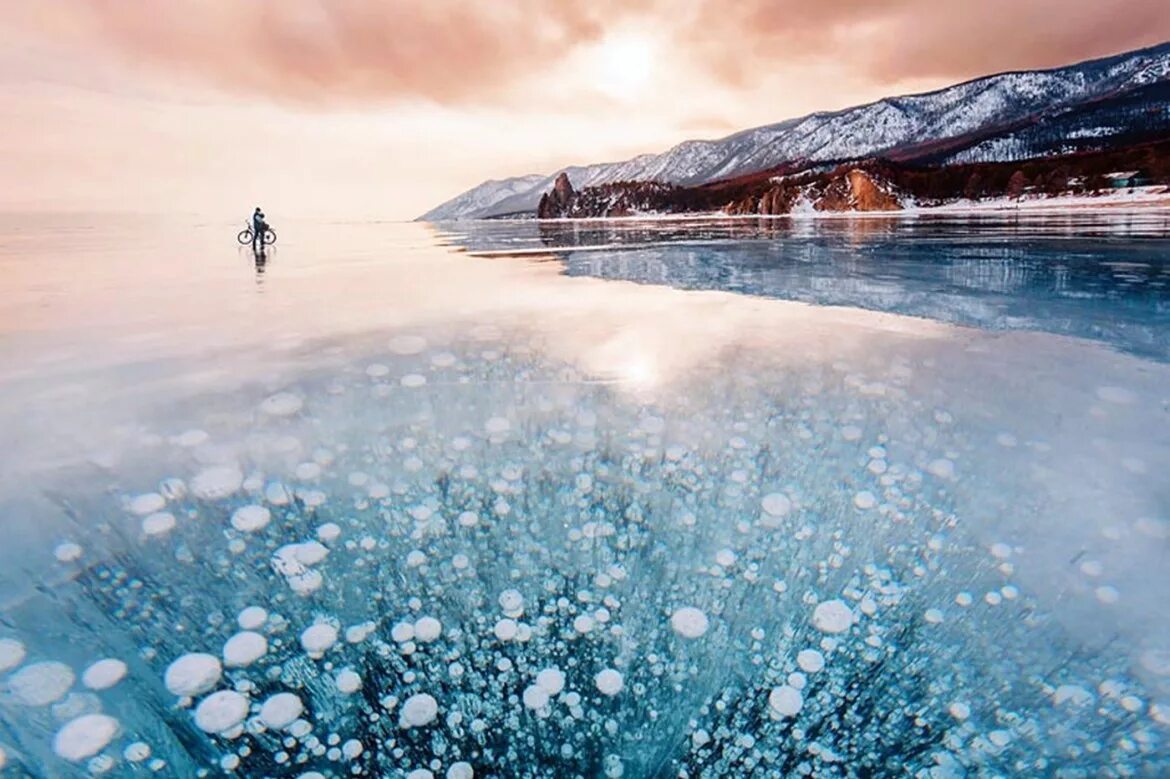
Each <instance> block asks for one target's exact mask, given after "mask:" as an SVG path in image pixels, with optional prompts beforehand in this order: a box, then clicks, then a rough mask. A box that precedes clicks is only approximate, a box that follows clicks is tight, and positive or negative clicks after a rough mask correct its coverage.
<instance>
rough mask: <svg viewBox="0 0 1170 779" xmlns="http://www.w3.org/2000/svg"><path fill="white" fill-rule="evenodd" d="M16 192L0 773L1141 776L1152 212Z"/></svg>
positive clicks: (5, 361) (1169, 519)
mask: <svg viewBox="0 0 1170 779" xmlns="http://www.w3.org/2000/svg"><path fill="white" fill-rule="evenodd" d="M276 227H277V229H278V231H279V234H280V242H279V244H278V245H277V247H276V248H275V249H274V250H273V251H272V252H271V253H270V254H269V255H268V256H267V257H266V258H265V259H264V262H263V263H262V264H261V263H258V262H257V261H256V260H255V258H254V257H253V256H252V254H251V252H250V251H249V250H247V249H242V248H238V247H236V246H235V244H234V236H235V233H236V231H237V229H238V227H237V226H235V225H233V224H228V223H209V222H207V221H200V220H197V219H179V218H174V219H170V218H168V219H156V220H146V219H138V218H131V217H100V218H99V217H94V218H92V219H91V218H86V217H76V216H71V217H69V218H68V219H66V218H59V219H53V218H47V217H36V218H34V217H26V218H18V217H15V216H2V217H0V278H2V279H3V282H2V284H3V294H2V295H0V429H2V430H3V431H4V446H3V447H0V531H2V532H3V538H4V543H3V544H2V545H0V588H2V589H0V750H2V752H0V766H2V767H0V776H5V777H7V776H35V777H41V776H46V777H56V776H61V777H74V776H90V775H104V776H111V777H122V776H146V775H155V776H168V777H170V776H176V777H188V776H222V775H238V776H249V777H251V776H256V777H270V776H271V777H276V776H292V777H303V778H304V779H319V778H320V777H330V778H332V779H340V777H351V776H369V777H410V778H411V779H426V778H427V777H447V778H448V779H466V778H467V777H472V776H475V777H487V776H525V777H545V776H549V777H552V776H556V777H575V776H580V777H593V776H609V777H619V776H624V777H682V776H685V777H699V776H809V777H829V776H842V777H844V776H911V777H963V776H971V777H981V776H988V777H993V776H994V777H999V776H1061V777H1097V776H1117V777H1122V776H1141V777H1144V776H1149V777H1155V776H1163V775H1166V774H1167V773H1168V772H1170V604H1168V603H1167V594H1168V593H1170V566H1167V562H1168V551H1170V481H1167V478H1166V476H1165V474H1166V473H1167V471H1168V469H1170V241H1167V239H1166V235H1167V229H1168V219H1167V217H1166V216H1164V215H1159V214H1153V215H1151V214H1146V215H1133V214H1123V213H1119V214H1110V215H1107V216H1101V215H1080V216H1077V217H1068V218H1029V219H997V218H987V217H983V218H978V219H975V218H971V219H961V218H955V219H924V218H920V219H902V220H884V219H826V220H821V221H803V222H789V221H786V220H777V221H763V222H760V221H755V220H739V221H727V222H686V221H679V222H653V223H652V222H631V223H623V224H620V225H613V224H610V225H607V224H603V223H562V224H553V225H549V224H545V225H538V224H537V223H534V222H528V223H522V222H514V223H507V222H498V223H483V224H452V225H438V226H425V225H414V224H410V225H403V224H391V223H384V224H379V223H333V224H331V223H323V222H322V223H311V222H302V223H293V222H289V223H287V224H280V223H278V224H277V225H276Z"/></svg>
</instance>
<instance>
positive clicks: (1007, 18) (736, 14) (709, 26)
mask: <svg viewBox="0 0 1170 779" xmlns="http://www.w3.org/2000/svg"><path fill="white" fill-rule="evenodd" d="M682 33H683V36H684V37H685V39H686V40H687V42H688V44H689V45H690V46H692V47H693V48H694V50H695V52H696V54H697V55H698V56H701V57H703V58H704V59H705V61H706V62H707V65H708V67H709V68H710V69H711V71H712V72H713V73H714V74H716V75H717V76H718V77H719V78H721V79H722V80H723V81H724V82H726V83H729V84H733V85H744V84H750V83H751V82H752V81H753V80H754V79H758V78H761V77H762V76H763V75H765V74H766V73H767V69H768V68H769V66H771V65H774V64H775V63H777V62H782V61H788V62H792V61H798V60H801V59H806V60H816V59H831V60H834V61H837V62H841V63H844V64H846V65H848V66H851V67H852V68H853V69H854V70H855V71H856V72H858V74H859V75H864V76H865V77H867V78H868V79H870V80H871V81H874V82H877V83H894V82H897V81H901V80H906V79H953V80H958V79H964V78H971V77H975V76H980V75H987V74H990V73H995V72H999V71H1003V70H1023V69H1033V68H1046V67H1056V66H1060V65H1065V64H1071V63H1073V62H1076V61H1079V60H1083V59H1089V58H1093V57H1099V56H1105V55H1108V54H1113V53H1117V52H1121V51H1126V50H1129V49H1134V48H1139V47H1142V46H1148V45H1152V44H1155V43H1159V42H1162V41H1165V40H1168V39H1170V14H1167V13H1166V10H1165V2H1164V0H981V2H977V3H976V2H971V1H970V0H886V1H885V2H874V1H873V0H822V1H821V2H811V1H810V0H737V2H735V3H725V2H721V1H720V0H704V2H702V3H701V4H700V5H699V6H698V10H697V12H696V13H695V15H694V18H693V20H692V22H691V23H690V24H689V25H688V27H687V28H686V29H684V30H683V31H682Z"/></svg>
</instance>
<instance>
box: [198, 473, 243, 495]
mask: <svg viewBox="0 0 1170 779" xmlns="http://www.w3.org/2000/svg"><path fill="white" fill-rule="evenodd" d="M243 484H244V474H243V472H242V471H241V470H240V469H239V468H237V467H236V466H234V465H215V466H212V467H211V468H206V469H204V470H202V471H200V472H199V473H197V474H196V475H195V478H194V479H192V480H191V493H192V494H193V495H195V497H197V498H199V499H201V500H221V499H223V498H226V497H227V496H228V495H231V494H233V493H234V492H236V491H238V490H239V489H240V487H241V486H243Z"/></svg>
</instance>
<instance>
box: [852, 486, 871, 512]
mask: <svg viewBox="0 0 1170 779" xmlns="http://www.w3.org/2000/svg"><path fill="white" fill-rule="evenodd" d="M853 505H854V506H857V508H859V509H862V510H865V509H871V508H873V507H874V506H876V505H877V498H876V497H875V496H874V494H873V493H872V492H870V491H869V490H862V491H861V492H859V493H857V494H856V495H854V496H853Z"/></svg>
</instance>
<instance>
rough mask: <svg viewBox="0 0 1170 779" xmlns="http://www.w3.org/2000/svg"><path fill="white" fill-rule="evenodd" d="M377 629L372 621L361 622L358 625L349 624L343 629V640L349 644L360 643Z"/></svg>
mask: <svg viewBox="0 0 1170 779" xmlns="http://www.w3.org/2000/svg"><path fill="white" fill-rule="evenodd" d="M375 629H377V625H375V624H374V623H373V622H363V623H361V624H360V625H350V626H349V627H347V628H346V629H345V641H346V643H349V644H360V643H361V642H363V641H365V640H366V639H367V638H369V637H370V635H371V634H372V633H373V632H374V630H375Z"/></svg>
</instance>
